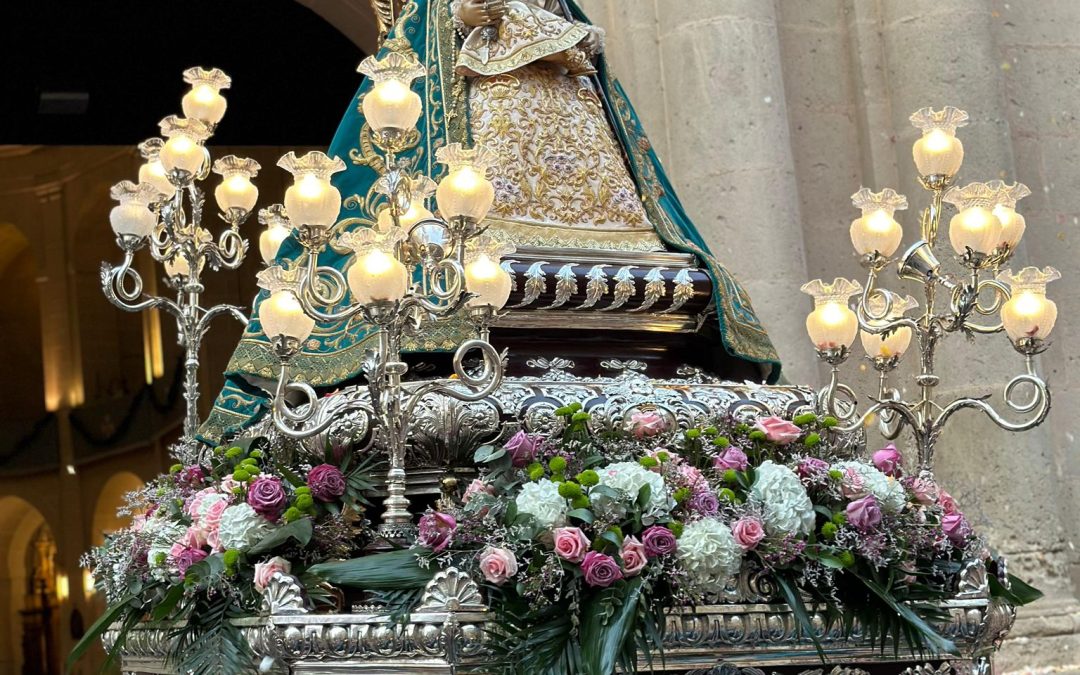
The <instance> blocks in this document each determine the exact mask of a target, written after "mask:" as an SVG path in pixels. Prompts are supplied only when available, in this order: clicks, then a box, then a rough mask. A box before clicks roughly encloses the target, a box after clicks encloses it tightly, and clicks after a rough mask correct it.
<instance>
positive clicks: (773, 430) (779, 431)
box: [754, 417, 802, 445]
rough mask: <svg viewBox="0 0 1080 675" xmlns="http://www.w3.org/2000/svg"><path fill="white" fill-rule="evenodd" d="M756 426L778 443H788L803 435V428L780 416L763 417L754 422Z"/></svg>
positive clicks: (770, 439) (766, 436) (767, 437)
mask: <svg viewBox="0 0 1080 675" xmlns="http://www.w3.org/2000/svg"><path fill="white" fill-rule="evenodd" d="M754 428H755V429H757V430H758V431H761V432H763V433H764V434H765V438H766V439H768V440H769V441H771V442H773V443H776V444H777V445H787V444H788V443H791V442H792V441H794V440H796V439H798V438H799V436H802V429H800V428H799V427H797V426H795V425H794V424H792V423H791V422H788V421H787V420H785V419H781V418H779V417H763V418H761V419H759V420H758V421H757V422H756V423H755V424H754Z"/></svg>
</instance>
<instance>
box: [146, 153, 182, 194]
mask: <svg viewBox="0 0 1080 675" xmlns="http://www.w3.org/2000/svg"><path fill="white" fill-rule="evenodd" d="M139 182H140V183H147V184H149V185H152V186H154V188H155V189H156V190H157V191H158V192H160V193H161V194H163V195H166V196H171V195H172V194H173V193H174V192H176V187H175V186H174V185H173V184H172V183H170V182H169V177H168V176H166V175H165V167H164V166H162V164H161V160H160V159H152V160H149V161H148V162H146V163H145V164H143V165H142V166H140V167H139Z"/></svg>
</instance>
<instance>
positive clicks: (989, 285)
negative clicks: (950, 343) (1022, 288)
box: [950, 279, 1012, 335]
mask: <svg viewBox="0 0 1080 675" xmlns="http://www.w3.org/2000/svg"><path fill="white" fill-rule="evenodd" d="M988 289H989V290H993V291H994V300H993V303H992V304H991V305H990V306H988V307H985V306H983V305H982V304H981V303H980V302H979V298H980V297H981V296H982V294H983V292H984V291H986V290H988ZM958 295H959V289H958V291H957V292H956V293H954V294H953V300H952V303H951V306H950V309H951V310H952V312H953V314H954V315H960V313H961V310H962V309H966V311H965V312H964V320H963V323H962V324H961V327H962V328H963V329H964V330H966V331H970V332H972V333H978V334H980V335H991V334H993V333H1000V332H1001V331H1002V330H1003V329H1004V324H1002V323H1001V322H1000V321H998V322H997V323H995V324H992V325H984V324H979V323H975V322H973V321H971V320H970V319H969V318H967V317H968V316H970V314H971V313H972V312H974V313H976V314H980V315H982V316H995V315H997V314H998V312H1000V311H1001V306H1002V305H1003V304H1005V302H1006V301H1007V300H1008V299H1009V298H1011V297H1012V291H1011V290H1010V289H1009V287H1008V285H1006V284H1003V283H1002V282H1000V281H997V280H996V279H983V280H982V281H978V280H976V283H975V284H974V290H973V292H972V297H971V299H970V305H969V306H968V307H966V308H962V307H960V306H959V305H960V304H961V303H960V298H958Z"/></svg>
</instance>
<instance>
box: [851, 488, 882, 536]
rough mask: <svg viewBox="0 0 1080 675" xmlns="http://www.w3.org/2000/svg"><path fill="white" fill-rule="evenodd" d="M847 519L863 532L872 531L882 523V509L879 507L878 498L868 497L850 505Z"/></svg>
mask: <svg viewBox="0 0 1080 675" xmlns="http://www.w3.org/2000/svg"><path fill="white" fill-rule="evenodd" d="M847 519H848V522H849V523H851V524H852V525H853V526H855V528H856V529H857V530H859V531H861V532H866V531H867V530H872V529H873V528H874V527H876V526H877V524H878V523H880V522H881V507H879V506H878V502H877V497H875V496H874V495H866V496H865V497H863V498H862V499H856V500H855V501H853V502H851V503H850V504H848V505H847Z"/></svg>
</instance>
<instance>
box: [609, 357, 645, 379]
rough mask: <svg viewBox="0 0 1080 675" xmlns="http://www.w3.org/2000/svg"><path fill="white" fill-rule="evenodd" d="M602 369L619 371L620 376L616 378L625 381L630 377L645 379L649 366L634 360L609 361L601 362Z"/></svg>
mask: <svg viewBox="0 0 1080 675" xmlns="http://www.w3.org/2000/svg"><path fill="white" fill-rule="evenodd" d="M600 367H601V368H603V369H604V370H615V371H618V373H619V374H618V375H617V376H616V379H625V378H629V377H644V376H645V370H646V369H647V368H648V365H646V364H644V363H642V362H641V361H636V360H633V359H631V360H629V361H622V360H619V359H608V360H607V361H601V362H600Z"/></svg>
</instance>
